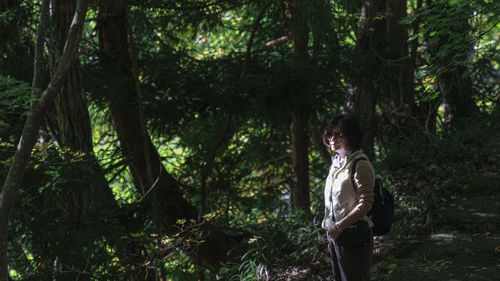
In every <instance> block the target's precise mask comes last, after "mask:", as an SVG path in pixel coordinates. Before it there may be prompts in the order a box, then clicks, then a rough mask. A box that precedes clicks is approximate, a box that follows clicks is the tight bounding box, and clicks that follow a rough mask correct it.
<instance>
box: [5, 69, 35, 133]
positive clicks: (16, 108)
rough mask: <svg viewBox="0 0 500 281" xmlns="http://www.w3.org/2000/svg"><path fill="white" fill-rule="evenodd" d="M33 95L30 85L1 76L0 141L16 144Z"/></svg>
mask: <svg viewBox="0 0 500 281" xmlns="http://www.w3.org/2000/svg"><path fill="white" fill-rule="evenodd" d="M32 93H33V90H32V88H31V86H30V85H28V84H26V83H24V82H21V81H18V80H16V79H14V78H11V77H6V76H2V75H0V140H3V141H9V142H14V141H15V140H16V138H17V137H18V136H19V135H20V134H21V131H22V128H23V125H24V122H23V121H24V119H25V117H26V114H27V111H28V109H29V104H30V102H31V99H32V96H33V95H32Z"/></svg>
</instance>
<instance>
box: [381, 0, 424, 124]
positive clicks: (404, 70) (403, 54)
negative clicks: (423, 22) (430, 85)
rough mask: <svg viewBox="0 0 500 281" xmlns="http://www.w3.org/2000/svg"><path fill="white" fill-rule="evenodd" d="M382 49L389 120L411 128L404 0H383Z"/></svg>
mask: <svg viewBox="0 0 500 281" xmlns="http://www.w3.org/2000/svg"><path fill="white" fill-rule="evenodd" d="M386 13H387V19H386V52H385V54H387V55H386V56H387V62H386V63H387V65H388V70H387V71H388V74H389V77H388V92H389V96H390V99H389V101H390V102H389V108H390V112H391V113H392V114H391V116H390V117H391V121H392V122H393V124H394V125H395V126H397V127H405V128H408V127H409V128H412V127H415V126H416V125H417V124H412V123H413V120H414V119H412V118H411V117H412V116H414V115H415V106H414V100H413V99H414V94H413V88H414V87H413V72H411V71H412V68H411V61H410V57H409V51H408V49H409V46H408V32H407V30H406V26H405V25H404V24H402V23H401V22H400V21H401V20H403V19H404V18H405V17H406V1H401V0H386Z"/></svg>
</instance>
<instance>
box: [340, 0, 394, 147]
mask: <svg viewBox="0 0 500 281" xmlns="http://www.w3.org/2000/svg"><path fill="white" fill-rule="evenodd" d="M360 10H361V13H360V15H361V16H360V18H359V21H358V26H357V30H356V48H355V52H356V54H357V55H358V56H359V57H360V58H361V61H360V62H358V64H359V65H358V64H356V65H355V67H356V66H357V67H356V68H355V69H350V70H349V73H348V77H349V80H350V84H351V87H350V89H349V93H348V95H349V97H348V105H347V108H348V110H349V111H350V112H351V113H353V114H356V115H357V116H358V117H359V120H360V123H361V127H362V129H363V131H364V138H363V144H362V148H363V151H364V152H365V153H366V154H367V155H368V156H369V157H373V156H374V150H373V148H374V138H375V131H376V126H377V124H376V119H375V105H376V102H377V100H378V96H379V95H380V93H379V92H378V90H377V87H376V85H375V81H376V77H377V75H379V73H378V72H379V71H380V63H381V62H380V59H379V57H378V56H377V55H378V54H380V53H383V50H384V46H385V42H384V38H385V20H383V19H379V18H376V16H377V15H379V14H381V13H383V12H384V11H385V2H384V1H380V0H368V1H364V2H363V3H362V5H361V7H360Z"/></svg>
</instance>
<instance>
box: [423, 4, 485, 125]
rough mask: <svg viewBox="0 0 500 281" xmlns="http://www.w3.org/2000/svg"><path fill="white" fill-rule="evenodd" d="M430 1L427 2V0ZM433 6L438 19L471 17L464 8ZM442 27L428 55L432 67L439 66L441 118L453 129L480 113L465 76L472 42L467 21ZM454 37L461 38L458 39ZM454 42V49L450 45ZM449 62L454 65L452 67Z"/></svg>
mask: <svg viewBox="0 0 500 281" xmlns="http://www.w3.org/2000/svg"><path fill="white" fill-rule="evenodd" d="M429 2H430V1H429ZM428 5H435V6H434V7H432V8H433V9H434V11H435V13H437V16H440V15H448V13H450V12H453V13H454V14H453V16H455V17H460V18H469V17H472V14H471V13H472V10H469V9H468V8H466V7H461V8H457V9H455V8H453V9H452V7H451V5H450V4H449V3H448V2H439V1H438V2H436V3H435V4H434V3H428ZM444 24H445V25H444V26H439V27H438V28H439V30H437V32H436V33H437V34H438V35H437V36H438V38H439V40H437V42H435V43H434V44H429V47H428V49H429V50H430V52H431V55H432V57H433V60H432V61H431V64H433V65H435V66H437V67H439V69H438V70H437V73H436V74H437V84H438V87H439V90H440V92H441V94H442V96H443V99H444V104H443V106H444V108H445V112H444V115H445V116H444V117H445V120H444V121H445V126H446V127H450V126H454V123H458V124H459V123H460V122H459V121H460V119H463V118H464V117H468V116H473V115H475V114H476V113H478V112H479V109H478V107H477V105H476V103H475V102H474V99H473V94H474V88H473V83H472V79H471V78H470V76H469V75H467V74H466V72H467V67H466V66H465V65H466V64H467V63H469V61H470V59H469V58H468V55H469V54H470V53H471V52H472V49H473V45H472V44H473V43H472V41H473V40H472V39H471V36H470V32H471V27H470V25H469V23H468V22H467V21H466V20H463V21H460V22H451V21H447V22H444ZM456 38H462V39H461V40H457V39H456ZM450 42H454V44H455V45H457V46H450ZM444 47H446V49H449V50H451V51H448V53H447V54H446V56H444V57H443V56H442V55H440V54H438V52H439V51H440V50H442V49H443V48H444ZM451 62H454V63H456V64H457V65H456V66H454V65H451Z"/></svg>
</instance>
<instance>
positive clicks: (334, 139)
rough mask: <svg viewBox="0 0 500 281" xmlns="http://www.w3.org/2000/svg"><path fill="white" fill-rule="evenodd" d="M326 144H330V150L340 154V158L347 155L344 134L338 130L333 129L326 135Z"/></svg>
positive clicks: (336, 128)
mask: <svg viewBox="0 0 500 281" xmlns="http://www.w3.org/2000/svg"><path fill="white" fill-rule="evenodd" d="M327 139H328V143H329V144H330V149H331V150H333V151H335V152H336V153H338V154H340V155H341V156H346V155H347V153H348V149H347V140H346V138H345V135H344V133H343V132H342V130H340V128H339V127H338V126H337V127H334V128H332V130H331V131H330V132H328V134H327Z"/></svg>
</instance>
